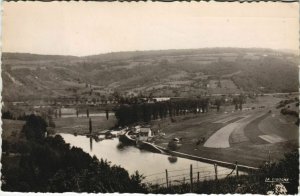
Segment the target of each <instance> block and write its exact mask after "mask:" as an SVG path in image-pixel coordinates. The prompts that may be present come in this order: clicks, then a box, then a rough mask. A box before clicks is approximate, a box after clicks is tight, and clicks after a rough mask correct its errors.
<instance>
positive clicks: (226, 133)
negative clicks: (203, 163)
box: [152, 96, 299, 167]
mask: <svg viewBox="0 0 300 196" xmlns="http://www.w3.org/2000/svg"><path fill="white" fill-rule="evenodd" d="M271 99H272V100H273V101H272V100H271ZM278 100H280V99H279V98H275V97H271V96H264V97H261V98H260V99H259V100H258V101H257V102H256V103H249V104H248V107H255V109H253V110H244V111H234V112H232V109H233V108H232V107H224V108H223V110H222V111H221V112H219V113H217V112H215V111H210V112H209V113H208V114H204V115H203V114H200V115H197V116H184V117H179V118H176V119H175V122H171V121H170V120H169V121H165V122H163V121H156V122H155V123H153V125H152V127H153V128H154V129H155V128H156V129H158V128H159V127H160V129H161V131H162V132H163V133H165V134H166V135H165V136H164V137H161V138H160V139H158V140H156V144H157V145H159V146H163V147H167V145H168V142H169V141H170V140H171V139H173V138H175V137H177V138H181V139H182V141H181V144H182V145H181V147H180V148H179V149H178V150H177V151H179V152H183V153H187V154H192V155H196V156H200V157H205V158H211V159H216V160H220V161H227V162H235V161H238V162H239V163H240V164H244V165H248V166H254V167H258V166H259V165H261V164H263V163H264V162H265V161H268V160H269V159H271V160H272V161H276V160H279V159H281V158H283V156H284V153H286V152H289V151H291V150H293V149H296V148H298V138H299V133H298V127H297V126H296V125H295V121H296V118H294V117H291V116H284V115H282V114H280V109H276V108H275V103H277V102H278ZM266 102H267V103H269V104H268V105H265V104H264V103H266ZM262 105H263V106H265V107H264V108H259V106H262ZM245 107H246V106H245ZM230 111H231V112H230ZM203 139H204V140H203ZM202 140H203V141H202ZM199 141H200V142H199Z"/></svg>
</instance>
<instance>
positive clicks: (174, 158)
mask: <svg viewBox="0 0 300 196" xmlns="http://www.w3.org/2000/svg"><path fill="white" fill-rule="evenodd" d="M168 160H169V162H170V163H176V162H177V157H175V156H170V157H168Z"/></svg>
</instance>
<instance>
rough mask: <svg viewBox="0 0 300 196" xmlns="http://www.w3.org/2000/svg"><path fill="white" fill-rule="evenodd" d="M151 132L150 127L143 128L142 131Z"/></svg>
mask: <svg viewBox="0 0 300 196" xmlns="http://www.w3.org/2000/svg"><path fill="white" fill-rule="evenodd" d="M149 131H151V129H150V128H148V127H142V128H141V129H140V132H149Z"/></svg>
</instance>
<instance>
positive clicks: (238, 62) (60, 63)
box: [2, 48, 298, 101]
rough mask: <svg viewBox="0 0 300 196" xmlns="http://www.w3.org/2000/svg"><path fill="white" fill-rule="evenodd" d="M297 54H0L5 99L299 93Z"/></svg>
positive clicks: (213, 50) (193, 51) (251, 51)
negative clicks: (114, 95)
mask: <svg viewBox="0 0 300 196" xmlns="http://www.w3.org/2000/svg"><path fill="white" fill-rule="evenodd" d="M297 60H298V56H297V55H295V54H292V53H287V52H281V51H274V50H270V49H256V48H252V49H241V48H204V49H189V50H162V51H136V52H115V53H108V54H100V55H93V56H85V57H75V56H59V55H36V54H24V53H3V54H2V79H3V86H4V88H3V93H2V95H3V98H4V100H10V101H17V100H22V99H35V98H49V97H59V96H67V97H84V98H93V97H94V98H95V97H97V98H105V97H106V98H107V97H109V96H110V95H111V94H112V93H113V92H114V91H117V92H119V93H121V94H125V95H128V96H129V95H141V94H142V95H145V96H149V95H151V96H181V97H193V96H199V95H203V94H233V93H241V92H257V93H269V92H293V91H298V67H297Z"/></svg>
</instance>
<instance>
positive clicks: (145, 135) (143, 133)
mask: <svg viewBox="0 0 300 196" xmlns="http://www.w3.org/2000/svg"><path fill="white" fill-rule="evenodd" d="M152 137H153V133H152V131H151V129H150V128H148V127H141V128H140V132H139V133H138V140H139V141H148V140H150V139H151V138H152Z"/></svg>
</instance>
